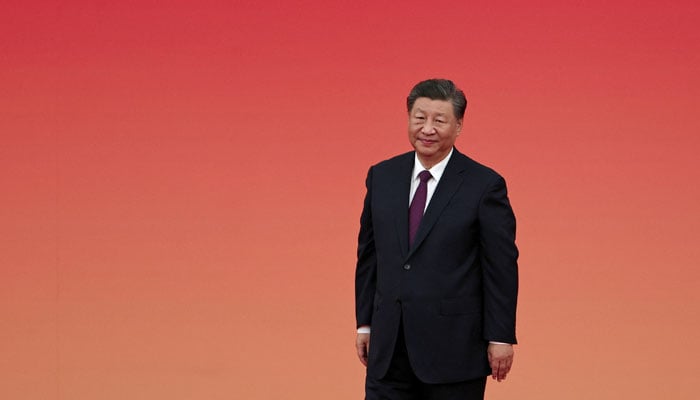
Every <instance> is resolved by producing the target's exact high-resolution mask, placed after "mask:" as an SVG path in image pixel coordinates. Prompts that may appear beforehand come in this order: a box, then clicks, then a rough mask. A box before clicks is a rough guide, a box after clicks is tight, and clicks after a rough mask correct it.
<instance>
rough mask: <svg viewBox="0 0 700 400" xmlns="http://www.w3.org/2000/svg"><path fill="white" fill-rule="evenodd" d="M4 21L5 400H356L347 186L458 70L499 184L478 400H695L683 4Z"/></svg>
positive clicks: (84, 5)
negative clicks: (506, 248) (513, 294)
mask: <svg viewBox="0 0 700 400" xmlns="http://www.w3.org/2000/svg"><path fill="white" fill-rule="evenodd" d="M96 3H106V2H93V1H90V2H88V1H85V2H77V1H73V2H59V1H55V2H50V1H45V2H42V1H34V2H26V1H18V0H14V1H12V0H10V1H4V2H3V7H2V9H3V11H2V13H1V15H0V132H1V135H2V136H1V142H0V184H1V194H0V398H2V399H70V400H82V399H102V400H109V399H115V400H116V399H120V400H121V399H357V398H361V397H362V393H363V376H364V375H363V374H364V372H363V368H362V366H361V365H360V363H359V362H358V361H357V358H356V355H355V350H354V337H355V321H354V303H353V273H354V261H355V248H356V247H355V246H356V235H357V230H358V227H359V213H360V207H361V202H362V196H363V195H364V177H365V174H366V171H367V168H368V167H369V165H371V164H372V163H375V162H377V161H379V160H382V159H385V158H387V157H389V156H392V155H394V154H397V153H400V152H403V151H407V150H409V149H410V147H409V144H408V141H407V139H406V133H405V131H406V115H405V109H404V107H405V105H404V104H405V96H406V95H407V93H408V91H409V90H410V88H411V87H412V85H413V84H415V83H416V82H417V81H419V80H421V79H425V78H430V77H448V78H451V79H453V80H454V81H455V82H456V83H457V84H458V85H460V86H461V87H462V88H463V89H464V90H465V92H466V94H467V97H468V99H469V106H468V109H467V116H466V120H465V130H464V134H463V135H462V136H461V137H460V139H459V140H458V142H457V145H458V147H459V149H460V150H462V151H464V152H466V153H468V154H470V155H471V156H472V157H474V158H476V159H477V160H479V161H482V162H484V163H486V164H488V165H491V166H493V167H494V168H496V169H497V170H498V171H499V172H501V173H502V174H503V175H504V176H506V178H507V180H508V182H509V189H510V193H511V200H512V203H513V205H514V208H515V211H516V215H517V217H518V245H519V247H520V250H521V254H522V255H521V259H520V265H521V276H522V278H521V297H520V307H519V326H518V329H519V331H518V334H519V339H520V342H521V344H520V345H518V346H517V349H516V364H515V366H514V370H513V371H512V374H511V376H510V377H509V379H508V380H507V381H506V382H504V383H501V384H494V383H490V384H489V387H488V389H487V398H488V399H492V400H497V399H515V398H517V399H536V400H547V399H552V400H560V399H567V400H571V399H582V400H583V399H585V400H589V399H599V400H600V399H615V400H619V399H658V398H667V399H695V398H697V393H696V392H697V382H698V374H699V373H700V368H698V361H697V356H698V355H699V354H700V340H699V339H698V338H700V318H698V317H699V316H700V313H699V311H700V294H699V292H700V291H698V288H699V286H700V272H699V270H698V259H700V250H699V249H700V246H699V245H698V239H700V235H699V234H698V227H699V226H700V185H698V181H700V162H698V160H697V155H696V154H697V153H698V151H699V150H700V138H699V135H698V132H700V118H698V116H697V114H698V96H699V95H700V78H699V75H698V71H700V29H698V26H700V7H699V6H697V5H695V4H696V2H691V1H670V2H666V3H663V4H662V2H658V1H627V0H623V1H614V2H610V1H586V2H561V1H533V2H521V1H505V2H492V1H453V2H445V1H433V2H425V1H424V2H416V1H405V2H389V1H382V0H380V1H373V2H321V1H310V0H308V1H279V2H270V1H233V2H231V1H197V2H194V1H192V2H187V1H173V2H161V1H142V0H140V1H134V0H131V1H121V2H112V3H113V4H96Z"/></svg>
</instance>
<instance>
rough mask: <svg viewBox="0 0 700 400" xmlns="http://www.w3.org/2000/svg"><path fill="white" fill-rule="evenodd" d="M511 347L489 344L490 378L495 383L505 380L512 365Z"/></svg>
mask: <svg viewBox="0 0 700 400" xmlns="http://www.w3.org/2000/svg"><path fill="white" fill-rule="evenodd" d="M513 353H514V351H513V345H511V344H500V343H489V348H488V355H489V364H491V377H492V378H493V379H496V380H497V381H499V382H500V381H502V380H504V379H506V375H508V372H510V367H511V366H512V365H513Z"/></svg>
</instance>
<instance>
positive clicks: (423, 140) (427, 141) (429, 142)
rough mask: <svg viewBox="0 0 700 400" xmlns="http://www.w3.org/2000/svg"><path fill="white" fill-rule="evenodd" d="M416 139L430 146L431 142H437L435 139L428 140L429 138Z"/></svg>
mask: <svg viewBox="0 0 700 400" xmlns="http://www.w3.org/2000/svg"><path fill="white" fill-rule="evenodd" d="M418 141H419V142H421V143H422V144H424V145H426V146H430V145H431V144H433V143H437V140H430V139H418Z"/></svg>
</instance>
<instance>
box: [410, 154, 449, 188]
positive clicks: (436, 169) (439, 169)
mask: <svg viewBox="0 0 700 400" xmlns="http://www.w3.org/2000/svg"><path fill="white" fill-rule="evenodd" d="M454 150H455V149H454V147H453V148H452V149H450V152H449V154H447V157H445V158H443V159H442V161H440V162H439V163H437V164H435V165H433V167H432V168H430V169H429V170H428V171H429V172H430V175H432V176H433V179H435V182H438V181H440V178H441V177H442V173H443V172H445V167H447V162H448V161H450V157H452V153H453V152H454ZM414 157H415V161H414V162H413V174H412V175H411V181H414V180H416V179H417V178H418V174H420V173H421V171H425V170H426V169H425V167H423V164H421V163H420V160H419V159H418V153H414Z"/></svg>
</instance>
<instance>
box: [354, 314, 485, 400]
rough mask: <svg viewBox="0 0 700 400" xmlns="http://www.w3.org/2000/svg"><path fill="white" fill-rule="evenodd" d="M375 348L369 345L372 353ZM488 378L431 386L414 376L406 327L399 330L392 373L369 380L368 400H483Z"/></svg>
mask: <svg viewBox="0 0 700 400" xmlns="http://www.w3.org/2000/svg"><path fill="white" fill-rule="evenodd" d="M371 346H372V344H371V343H370V351H371V348H372V347H371ZM485 389H486V377H483V378H479V379H474V380H469V381H464V382H456V383H446V384H429V383H424V382H421V381H420V380H419V379H418V378H417V377H416V375H415V374H414V373H413V369H412V368H411V363H410V362H409V360H408V352H407V350H406V340H405V339H404V335H403V326H401V327H400V328H399V336H398V338H397V340H396V348H395V349H394V355H393V357H392V359H391V364H390V366H389V371H388V372H387V374H386V376H384V377H383V378H382V379H374V378H371V377H369V376H368V377H367V378H366V381H365V396H366V397H365V399H366V400H483V399H484V390H485Z"/></svg>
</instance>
